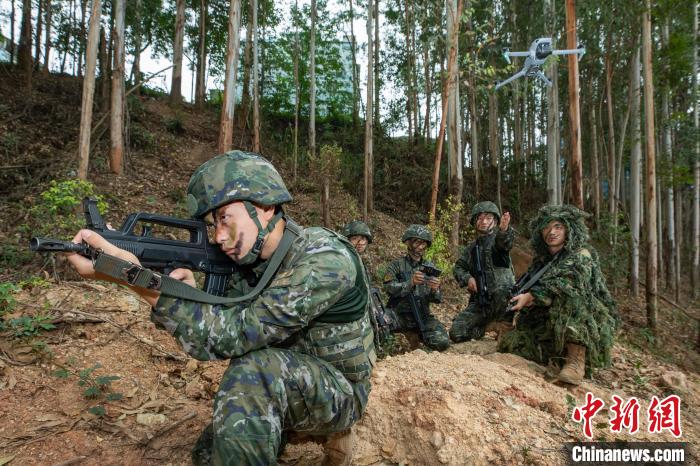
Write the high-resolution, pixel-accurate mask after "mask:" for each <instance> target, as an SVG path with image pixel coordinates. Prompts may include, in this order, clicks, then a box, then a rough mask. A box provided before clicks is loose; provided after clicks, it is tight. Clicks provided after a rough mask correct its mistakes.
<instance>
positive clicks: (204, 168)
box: [187, 150, 292, 218]
mask: <svg viewBox="0 0 700 466" xmlns="http://www.w3.org/2000/svg"><path fill="white" fill-rule="evenodd" d="M291 200H292V196H291V194H289V191H287V187H286V186H285V184H284V181H282V177H281V176H280V174H279V173H278V172H277V170H276V169H275V167H273V166H272V164H271V163H270V162H268V161H267V160H266V159H264V158H263V157H261V156H260V155H258V154H254V153H251V152H243V151H239V150H234V151H230V152H226V153H225V154H221V155H217V156H216V157H214V158H212V159H210V160H208V161H206V162H204V163H203V164H202V165H201V166H200V167H199V168H198V169H197V170H196V171H195V172H194V174H193V175H192V178H190V182H189V184H188V185H187V209H188V211H189V213H190V215H191V216H192V217H193V218H202V217H204V215H206V214H207V212H210V211H212V210H214V209H216V208H218V207H221V206H222V205H225V204H228V203H229V202H233V201H249V202H253V203H255V204H259V205H263V206H271V205H278V204H284V203H285V202H289V201H291Z"/></svg>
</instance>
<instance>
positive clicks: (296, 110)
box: [293, 0, 301, 183]
mask: <svg viewBox="0 0 700 466" xmlns="http://www.w3.org/2000/svg"><path fill="white" fill-rule="evenodd" d="M298 12H299V5H298V2H297V0H294V16H293V21H294V182H295V183H296V181H297V169H298V165H299V103H300V102H299V100H300V98H301V95H300V94H301V89H300V86H299V54H300V50H299V28H298V26H297V18H296V15H297V14H298Z"/></svg>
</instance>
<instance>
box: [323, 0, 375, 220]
mask: <svg viewBox="0 0 700 466" xmlns="http://www.w3.org/2000/svg"><path fill="white" fill-rule="evenodd" d="M312 2H314V4H315V0H312ZM373 14H374V7H373V5H372V0H367V89H366V92H367V98H366V104H365V154H364V155H365V174H364V175H365V186H364V196H363V203H362V218H363V220H364V221H365V222H368V221H369V214H370V213H371V212H372V211H373V210H374V205H373V204H374V192H373V191H374V153H373V147H372V142H373V141H372V139H373V137H372V136H373V134H372V129H373V128H372V126H373V125H372V115H373V114H374V113H373V111H372V99H373V97H374V88H373V85H374V68H373V65H374V63H373V61H374V50H373V49H372V26H373V23H372V15H373Z"/></svg>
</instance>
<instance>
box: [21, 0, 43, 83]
mask: <svg viewBox="0 0 700 466" xmlns="http://www.w3.org/2000/svg"><path fill="white" fill-rule="evenodd" d="M45 2H46V4H45V6H44V11H45V12H46V40H45V42H44V67H43V68H42V69H41V73H42V74H43V75H44V76H48V75H49V71H50V70H49V67H50V65H51V60H50V58H51V54H50V51H51V9H52V8H51V0H45ZM12 3H14V0H13V2H12Z"/></svg>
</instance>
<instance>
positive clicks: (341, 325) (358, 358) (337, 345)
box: [290, 230, 377, 382]
mask: <svg viewBox="0 0 700 466" xmlns="http://www.w3.org/2000/svg"><path fill="white" fill-rule="evenodd" d="M326 231H328V232H329V233H331V234H332V235H333V236H335V237H336V238H338V239H339V240H340V241H342V242H343V244H344V245H345V246H346V247H347V248H348V251H349V252H350V254H351V256H352V261H353V265H354V266H355V271H356V276H357V278H356V279H355V285H354V286H353V287H352V288H351V289H349V290H348V291H346V292H345V293H344V294H343V296H341V297H340V299H339V300H338V301H337V302H336V303H335V304H333V305H332V306H331V307H330V308H329V309H328V310H326V312H324V313H323V314H322V315H320V316H319V317H317V318H315V319H314V320H313V322H311V324H310V325H309V326H308V327H307V328H305V329H303V330H302V331H301V332H300V335H299V337H298V338H297V339H295V341H294V343H293V344H292V345H291V346H290V349H295V350H299V351H301V352H303V353H307V354H312V355H314V356H316V357H318V358H320V359H323V360H324V361H326V362H329V363H330V364H332V365H333V366H334V367H335V368H336V369H338V370H339V371H340V372H342V373H343V375H344V376H345V377H346V378H347V379H348V380H350V381H352V382H360V381H364V380H367V379H369V376H370V374H371V372H372V367H373V366H374V364H375V362H376V360H377V354H376V351H375V347H374V333H373V331H372V324H371V322H370V319H369V313H368V303H369V300H370V295H369V280H368V278H367V277H366V276H365V271H364V267H363V265H362V261H361V260H360V257H359V255H358V254H357V252H356V251H355V249H354V248H353V246H352V245H351V244H350V243H349V242H348V241H347V240H346V239H345V238H343V237H342V236H340V235H338V234H337V233H335V232H333V231H330V230H326Z"/></svg>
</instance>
